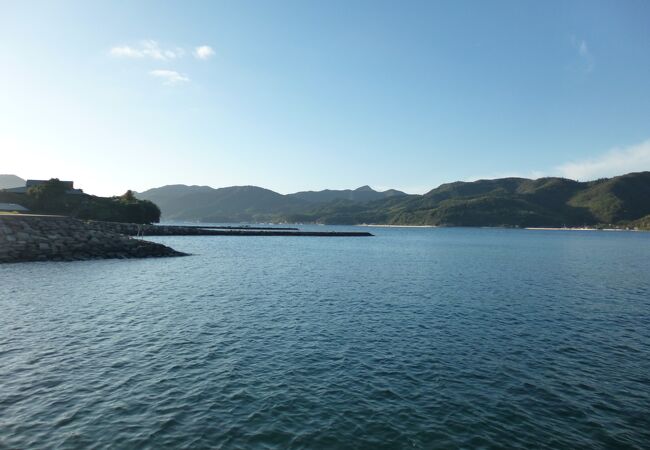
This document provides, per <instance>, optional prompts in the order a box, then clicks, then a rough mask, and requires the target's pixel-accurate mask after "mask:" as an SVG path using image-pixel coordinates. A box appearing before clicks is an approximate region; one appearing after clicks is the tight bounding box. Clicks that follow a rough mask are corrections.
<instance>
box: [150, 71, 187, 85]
mask: <svg viewBox="0 0 650 450" xmlns="http://www.w3.org/2000/svg"><path fill="white" fill-rule="evenodd" d="M149 75H151V76H152V77H156V78H160V79H161V80H163V84H166V85H168V86H174V85H177V84H182V83H187V82H188V81H190V79H189V78H188V77H187V75H185V74H181V73H178V72H176V71H175V70H162V69H161V70H152V71H151V72H149Z"/></svg>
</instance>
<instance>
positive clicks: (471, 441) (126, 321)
mask: <svg viewBox="0 0 650 450" xmlns="http://www.w3.org/2000/svg"><path fill="white" fill-rule="evenodd" d="M319 229H323V228H322V227H321V228H319ZM363 230H366V229H365V228H363ZM370 231H372V232H373V233H375V234H376V237H374V238H286V237H266V238H265V237H220V236H216V237H169V238H156V239H155V240H156V241H158V242H163V243H165V244H168V245H170V246H172V247H174V248H176V249H178V250H182V251H187V252H190V253H193V254H195V256H190V257H186V258H169V259H148V260H126V261H117V260H109V261H91V262H74V263H23V264H11V265H0V448H3V449H4V448H9V449H13V448H16V449H32V448H47V449H50V448H63V449H67V448H71V449H72V448H116V449H160V448H246V449H248V448H266V449H275V448H277V449H284V448H305V449H319V448H332V449H344V448H355V449H357V448H358V449H365V448H367V449H381V448H385V449H398V448H522V449H523V448H549V449H562V448H566V449H572V448H585V449H587V448H589V449H594V448H596V449H597V448H602V449H605V448H644V447H645V448H648V447H649V446H650V233H649V234H645V233H626V232H620V233H618V232H566V231H556V232H553V231H526V230H500V229H462V228H457V229H387V228H376V229H371V230H370Z"/></svg>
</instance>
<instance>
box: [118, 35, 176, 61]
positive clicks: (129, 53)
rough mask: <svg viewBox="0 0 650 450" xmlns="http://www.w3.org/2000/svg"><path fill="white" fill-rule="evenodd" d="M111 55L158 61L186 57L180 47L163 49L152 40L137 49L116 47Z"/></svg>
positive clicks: (124, 46)
mask: <svg viewBox="0 0 650 450" xmlns="http://www.w3.org/2000/svg"><path fill="white" fill-rule="evenodd" d="M109 54H110V55H111V56H113V57H116V58H131V59H154V60H156V61H171V60H174V59H178V58H181V57H183V55H185V50H183V49H182V48H180V47H176V48H174V49H163V48H161V47H160V45H159V44H158V42H157V41H154V40H152V39H149V40H145V41H141V42H140V44H139V45H138V46H137V47H132V46H129V45H122V46H116V47H113V48H111V49H110V51H109Z"/></svg>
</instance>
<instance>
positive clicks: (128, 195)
mask: <svg viewBox="0 0 650 450" xmlns="http://www.w3.org/2000/svg"><path fill="white" fill-rule="evenodd" d="M121 198H122V200H124V201H125V202H127V203H135V202H136V201H137V200H136V198H135V194H134V193H133V191H132V190H131V189H129V190H128V191H126V192H125V193H124V194H122V197H121Z"/></svg>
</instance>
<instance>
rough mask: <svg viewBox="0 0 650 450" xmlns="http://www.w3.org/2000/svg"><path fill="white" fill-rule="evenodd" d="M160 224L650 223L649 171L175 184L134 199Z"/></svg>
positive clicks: (566, 224)
mask: <svg viewBox="0 0 650 450" xmlns="http://www.w3.org/2000/svg"><path fill="white" fill-rule="evenodd" d="M137 196H138V198H142V199H146V200H151V201H153V202H154V203H156V204H157V205H158V206H159V207H160V208H161V210H162V215H163V220H186V221H199V222H269V221H271V222H311V223H326V224H346V225H354V224H363V223H367V224H393V225H439V226H513V227H535V226H537V227H540V226H542V227H562V226H583V225H588V226H594V225H598V224H618V225H621V224H627V223H632V222H634V223H642V224H645V223H647V222H648V220H647V217H646V216H649V215H650V172H637V173H630V174H627V175H621V176H618V177H613V178H605V179H600V180H595V181H589V182H578V181H574V180H569V179H565V178H556V177H547V178H539V179H536V180H531V179H527V178H501V179H495V180H478V181H473V182H460V181H459V182H455V183H446V184H443V185H441V186H439V187H437V188H435V189H432V190H431V191H429V192H427V193H426V194H424V195H409V194H405V193H403V192H400V191H394V190H389V191H384V192H377V191H375V190H373V189H371V188H369V187H368V186H362V187H361V188H358V189H354V190H349V189H347V190H324V191H305V192H296V193H295V194H288V195H282V194H279V193H277V192H273V191H270V190H268V189H263V188H259V187H255V186H238V187H228V188H221V189H213V188H210V187H207V186H184V185H172V186H163V187H160V188H155V189H150V190H148V191H145V192H142V193H140V194H137Z"/></svg>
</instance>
